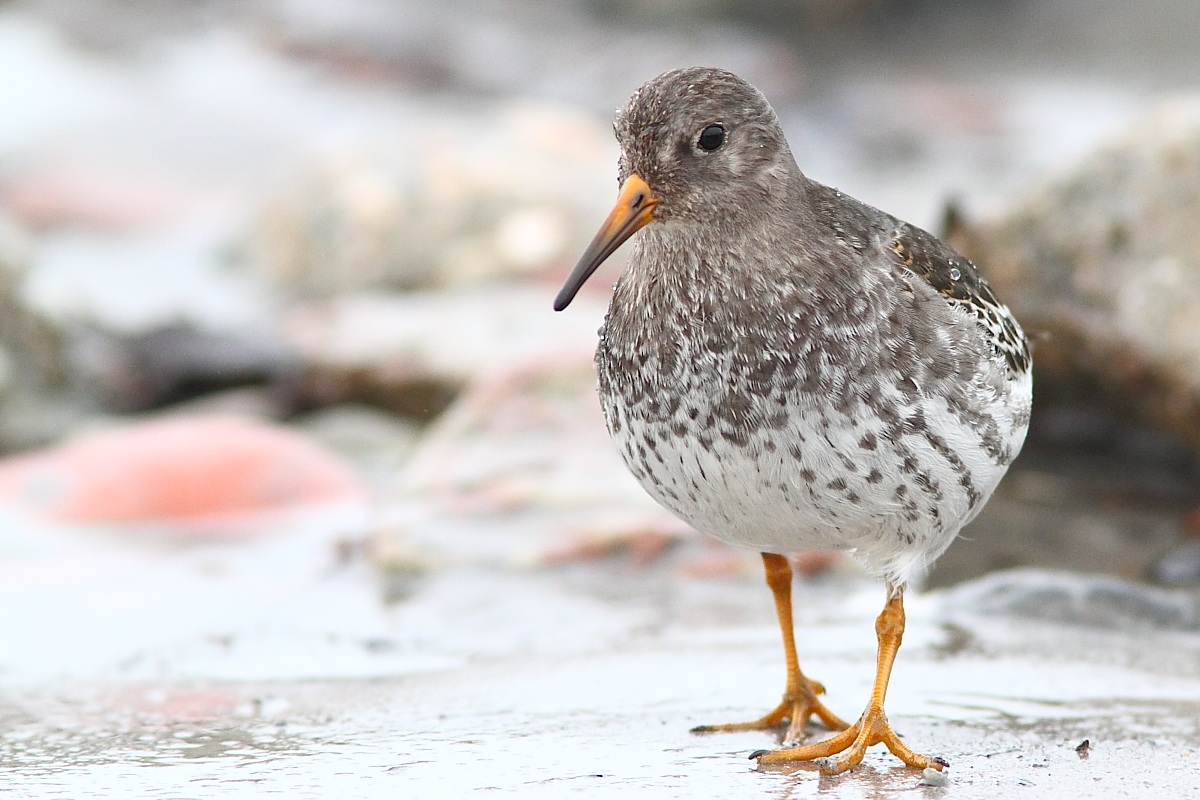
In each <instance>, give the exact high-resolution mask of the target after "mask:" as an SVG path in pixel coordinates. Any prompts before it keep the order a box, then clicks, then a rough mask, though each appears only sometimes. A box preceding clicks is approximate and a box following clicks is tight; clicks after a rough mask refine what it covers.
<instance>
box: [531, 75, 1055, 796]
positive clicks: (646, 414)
mask: <svg viewBox="0 0 1200 800" xmlns="http://www.w3.org/2000/svg"><path fill="white" fill-rule="evenodd" d="M615 130H616V135H617V140H618V142H619V143H620V146H621V157H620V162H619V165H618V169H619V181H620V186H621V189H620V195H619V196H618V198H617V202H616V205H615V207H614V208H613V211H612V213H611V214H610V215H609V217H608V219H607V221H606V222H605V223H604V225H603V227H602V228H601V229H600V231H599V232H598V233H597V234H596V237H595V239H593V241H592V242H591V244H590V245H589V246H588V248H587V250H586V252H584V254H583V256H582V257H581V258H580V260H579V263H578V265H577V266H576V267H575V268H574V270H573V271H572V272H571V275H570V276H569V277H568V278H567V281H566V284H565V285H564V286H563V288H562V291H561V292H560V293H559V295H558V297H557V299H556V300H555V302H554V308H555V309H556V310H559V311H561V310H562V309H564V308H566V307H567V305H568V304H569V303H570V302H571V300H572V298H574V296H575V294H576V292H578V290H579V288H580V287H581V286H582V285H583V283H584V282H585V281H586V280H587V279H588V277H589V276H590V275H591V274H592V273H593V272H594V271H595V270H596V268H597V267H599V266H600V264H601V263H602V262H603V261H604V260H605V259H606V258H607V257H608V256H609V255H611V254H612V253H613V251H614V250H616V249H617V247H619V246H620V245H621V244H622V243H623V242H624V241H625V240H627V239H629V238H630V237H631V236H633V235H634V234H635V233H637V232H639V231H640V234H639V235H638V236H637V238H636V239H635V240H634V242H633V250H632V252H631V254H630V258H629V263H628V266H627V267H626V269H625V271H624V273H623V274H622V275H621V277H620V279H619V280H618V281H617V283H616V285H615V287H614V289H613V296H612V302H611V304H610V306H609V309H608V314H607V316H606V318H605V321H604V325H603V327H602V328H601V330H600V342H599V346H598V348H597V350H596V368H597V372H598V376H599V393H600V401H601V405H602V407H603V409H604V416H605V420H606V422H607V425H608V430H609V433H610V434H611V435H612V438H613V440H614V441H615V443H616V445H617V448H618V450H619V451H620V453H621V456H622V458H623V459H624V461H625V464H626V465H627V466H628V468H629V470H630V471H631V472H632V473H633V474H634V476H635V477H636V478H637V479H638V481H639V482H640V483H641V485H642V486H643V487H644V488H645V489H646V491H648V492H649V493H650V494H651V495H652V496H653V497H654V498H655V499H656V500H657V501H658V502H659V503H661V504H662V505H663V506H665V507H666V508H668V509H670V510H671V511H672V512H674V513H675V514H676V515H678V516H679V517H680V518H682V519H683V520H685V521H686V522H688V523H689V524H691V525H692V526H693V527H695V528H696V529H698V530H700V531H703V532H704V533H707V534H709V535H711V536H715V537H716V538H718V539H721V540H722V541H725V542H729V543H730V544H733V545H737V546H741V547H750V548H754V549H755V550H757V551H759V552H761V553H762V558H763V563H764V566H765V567H766V575H767V584H768V586H769V587H770V589H771V591H772V592H773V594H774V598H775V606H776V610H777V613H778V617H779V625H780V628H781V631H782V634H783V644H784V651H785V656H786V661H787V681H786V685H785V689H784V695H783V700H782V702H781V703H780V704H779V705H778V706H777V707H776V708H775V709H774V710H772V711H770V712H768V713H767V714H766V715H765V716H763V717H761V718H760V719H756V720H752V721H749V722H739V723H732V724H726V725H706V726H702V727H700V728H697V729H696V730H697V731H729V730H750V729H772V728H777V727H782V725H783V724H784V723H785V722H786V723H788V727H787V733H786V739H785V746H784V747H783V748H782V749H777V750H772V751H759V752H756V753H754V754H753V755H752V756H751V757H752V758H756V759H758V761H759V763H760V764H771V763H781V764H785V763H791V762H807V761H815V762H817V764H818V766H819V767H820V769H821V771H822V772H825V773H829V774H833V773H840V772H844V771H845V770H848V769H850V768H851V767H853V766H855V765H856V764H858V763H860V762H861V761H862V759H863V755H864V752H865V751H866V749H867V748H868V747H870V746H872V745H875V744H878V743H882V744H884V745H886V746H887V748H888V749H889V750H890V751H891V752H892V753H894V754H895V755H896V756H898V757H899V758H900V759H901V760H903V761H904V763H905V764H908V765H909V766H912V767H918V768H930V767H932V768H934V769H937V770H942V769H944V768H945V767H946V766H947V762H946V761H944V760H943V759H941V758H937V757H931V756H928V755H924V754H922V753H920V752H917V751H915V750H913V749H911V748H910V747H908V746H907V745H906V744H905V743H904V742H902V741H901V739H900V738H899V736H898V735H897V734H896V733H895V732H894V731H893V730H892V728H891V726H890V725H889V724H888V719H887V716H886V714H885V713H884V699H885V695H886V693H887V686H888V679H889V676H890V675H891V670H892V663H893V661H894V660H895V657H896V652H897V650H898V649H899V647H900V640H901V637H902V635H903V632H904V591H905V587H906V586H907V585H908V583H909V580H910V578H911V577H912V575H913V574H914V573H915V572H917V571H919V570H920V569H922V568H923V567H924V566H926V565H927V564H929V563H930V562H932V561H933V560H934V559H935V558H937V557H938V556H939V555H941V553H942V552H943V551H945V549H946V548H947V547H948V546H949V545H950V543H951V541H953V539H954V537H955V536H956V535H957V534H958V531H959V530H960V529H961V528H962V527H963V525H965V524H966V523H967V522H969V521H970V520H971V519H972V518H973V517H974V516H975V515H976V514H977V513H978V512H979V511H980V509H981V508H982V507H983V505H984V503H986V502H987V500H988V498H989V497H990V496H991V494H992V491H993V490H994V489H995V488H996V484H997V483H998V482H999V481H1000V478H1001V477H1002V476H1003V475H1004V473H1005V471H1006V470H1007V469H1008V465H1009V464H1010V463H1011V462H1012V460H1013V458H1014V457H1015V456H1016V455H1017V453H1018V451H1019V450H1020V448H1021V444H1022V442H1023V441H1024V438H1025V433H1026V430H1027V428H1028V426H1029V413H1030V403H1031V397H1032V379H1031V376H1030V351H1029V345H1028V343H1027V341H1026V339H1025V336H1024V334H1023V333H1022V331H1021V328H1020V326H1019V325H1018V324H1017V322H1016V320H1015V319H1014V318H1013V316H1012V314H1011V313H1010V312H1009V310H1008V309H1007V308H1006V307H1005V306H1004V305H1003V304H1001V303H1000V302H999V301H998V300H997V299H996V296H995V295H994V294H993V292H992V290H991V288H990V287H989V286H988V284H987V283H986V281H984V279H983V278H982V277H981V276H980V275H979V272H978V271H977V270H976V268H975V266H974V265H973V264H971V262H970V261H968V260H966V259H965V258H963V257H962V256H960V255H959V254H958V253H956V252H955V251H954V250H952V249H951V248H950V247H948V246H947V245H945V244H943V243H942V242H941V241H939V240H938V239H936V238H935V237H934V236H932V235H931V234H929V233H927V232H925V231H924V230H921V229H920V228H917V227H915V226H913V225H909V224H908V223H905V222H903V221H901V220H898V219H896V218H895V217H892V216H889V215H888V214H886V213H884V212H882V211H879V210H877V209H875V208H872V207H870V206H868V205H865V204H863V203H860V202H858V201H857V200H854V199H853V198H850V197H847V196H846V195H844V194H842V193H841V192H838V191H836V190H834V189H831V188H829V187H827V186H824V185H822V184H820V183H817V182H815V181H812V180H809V179H808V178H807V177H805V175H804V174H803V173H802V172H801V171H800V168H799V167H798V166H797V165H796V161H795V159H794V158H793V157H792V153H791V151H790V150H789V148H788V144H787V141H786V140H785V138H784V135H783V131H782V130H781V128H780V125H779V120H778V119H777V117H776V115H775V112H774V111H773V110H772V109H771V106H770V104H769V103H768V102H767V100H766V98H764V97H763V95H762V94H761V93H760V92H759V91H758V90H757V89H755V88H754V87H753V86H751V85H750V84H748V83H746V82H745V81H744V80H742V79H741V78H739V77H737V76H736V75H733V74H732V73H729V72H726V71H723V70H719V69H710V68H699V67H697V68H689V69H680V70H674V71H671V72H667V73H665V74H663V75H660V76H659V77H657V78H654V79H653V80H651V81H649V82H648V83H646V84H645V85H644V86H642V87H641V88H640V89H639V90H638V91H637V92H636V93H635V94H634V95H633V97H632V98H630V100H629V102H628V103H627V104H626V106H625V107H624V108H623V109H622V110H620V111H619V112H618V114H617V118H616V124H615ZM826 548H839V549H844V550H849V551H852V552H853V553H854V555H855V557H856V558H858V559H859V560H860V561H861V562H862V563H863V564H864V565H865V567H866V568H867V569H868V570H869V571H870V572H871V573H872V574H875V575H878V576H880V577H882V578H883V579H884V580H885V582H886V587H887V591H886V601H885V604H884V608H883V611H882V613H881V614H880V615H879V617H878V619H877V620H876V623H875V630H876V633H877V636H878V642H879V650H878V661H877V666H876V673H875V681H874V686H873V689H872V691H871V696H870V699H869V700H868V702H867V706H866V709H865V710H864V711H863V713H862V715H861V716H860V717H859V718H858V720H857V721H856V722H854V723H853V724H849V723H846V722H844V721H843V720H841V719H840V718H839V717H837V716H836V715H835V714H833V713H832V712H831V711H830V710H829V709H827V708H826V707H825V705H824V703H823V702H822V701H821V695H822V694H823V693H824V687H823V686H822V685H821V684H820V683H818V682H817V681H815V680H812V679H811V678H808V677H807V676H805V675H804V673H803V672H802V671H801V670H800V665H799V662H798V660H797V656H796V646H795V639H794V634H793V629H792V605H791V587H792V572H791V568H790V566H789V563H788V561H787V559H786V558H785V556H784V555H783V554H785V553H789V552H794V551H797V550H809V549H826ZM811 717H816V718H817V719H818V720H819V721H820V722H821V723H822V724H823V725H824V726H825V727H827V728H829V729H830V730H832V731H834V734H833V735H832V736H831V737H830V738H827V739H825V740H823V741H819V742H816V743H812V744H804V745H798V746H790V744H791V743H795V742H799V741H801V740H802V739H803V738H804V736H805V733H806V730H807V727H808V723H809V720H810V718H811Z"/></svg>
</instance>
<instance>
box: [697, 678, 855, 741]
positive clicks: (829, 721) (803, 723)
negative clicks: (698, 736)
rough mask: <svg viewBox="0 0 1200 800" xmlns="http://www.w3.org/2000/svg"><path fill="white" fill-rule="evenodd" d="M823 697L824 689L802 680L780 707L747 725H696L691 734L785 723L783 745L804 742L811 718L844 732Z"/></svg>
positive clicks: (827, 726)
mask: <svg viewBox="0 0 1200 800" xmlns="http://www.w3.org/2000/svg"><path fill="white" fill-rule="evenodd" d="M822 694H825V687H824V686H822V685H821V684H820V683H818V682H817V681H813V680H809V679H808V678H803V679H802V684H801V688H800V690H799V691H796V692H788V693H787V694H785V695H784V696H783V700H782V701H781V702H780V703H779V705H777V706H775V708H774V709H772V710H771V711H769V712H767V713H766V714H765V715H764V716H762V717H759V718H758V719H754V720H750V721H749V722H727V723H725V724H724V725H697V726H696V727H695V728H692V733H718V732H727V731H763V730H771V729H774V728H778V727H780V726H782V725H783V723H784V721H787V723H788V729H787V734H786V735H785V736H784V741H785V742H798V741H801V740H802V739H803V738H804V734H805V733H806V732H807V731H808V721H809V719H811V718H813V717H816V718H817V719H818V720H820V722H821V724H822V725H824V726H825V727H826V728H828V729H829V730H831V731H840V730H844V729H845V728H847V727H848V724H847V723H846V722H844V721H843V720H842V718H841V717H839V716H838V715H837V714H834V713H833V712H832V711H830V710H829V709H828V708H826V707H825V704H824V703H822V702H821V700H820V698H819V697H818V695H822Z"/></svg>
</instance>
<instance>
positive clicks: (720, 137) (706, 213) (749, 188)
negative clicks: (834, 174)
mask: <svg viewBox="0 0 1200 800" xmlns="http://www.w3.org/2000/svg"><path fill="white" fill-rule="evenodd" d="M614 128H615V130H616V135H617V142H618V144H620V146H621V158H620V161H619V163H618V178H619V181H620V184H621V191H620V194H619V195H618V197H617V202H616V205H615V206H614V207H613V210H612V213H610V214H609V216H608V219H607V220H605V222H604V224H603V225H602V226H601V228H600V230H599V231H598V232H597V234H596V236H595V238H593V239H592V242H591V244H589V245H588V247H587V249H586V250H585V251H584V253H583V256H582V257H581V258H580V259H579V263H578V264H576V266H575V269H574V270H572V272H571V274H570V276H569V277H568V278H567V281H566V283H565V284H564V285H563V288H562V290H561V291H560V292H559V293H558V297H557V298H555V301H554V308H555V310H558V311H561V310H562V309H564V308H566V307H567V305H568V304H569V303H570V302H571V300H572V299H573V298H574V297H575V294H576V292H578V291H579V289H580V287H582V286H583V284H584V282H585V281H586V280H587V279H588V277H589V276H591V274H592V273H593V272H595V270H596V269H597V268H598V267H599V266H600V264H602V263H603V262H604V260H605V259H606V258H608V257H609V256H610V255H612V253H613V252H614V251H615V250H616V249H617V248H618V247H619V246H620V245H621V244H622V243H623V242H624V241H625V240H627V239H628V238H629V237H630V236H632V235H633V234H634V233H636V232H637V231H638V230H640V229H641V228H643V227H645V226H646V225H649V224H651V223H653V224H655V225H662V226H682V227H685V228H691V229H692V230H700V229H704V230H721V229H734V228H737V227H745V225H744V223H745V221H746V220H748V219H751V218H752V217H753V216H754V214H755V212H756V210H757V209H759V208H760V207H761V206H763V205H766V204H769V203H771V201H772V199H773V198H775V197H776V196H777V195H778V194H779V192H780V191H781V190H782V187H783V186H785V185H786V183H787V179H788V178H789V177H790V175H789V174H788V173H791V172H798V169H797V167H796V164H795V161H794V160H793V159H792V156H791V152H790V151H789V150H788V146H787V141H786V140H785V139H784V136H783V131H782V129H781V128H780V126H779V120H778V118H777V117H776V116H775V112H774V110H772V108H771V106H770V104H769V103H768V102H767V100H766V98H765V97H763V95H762V93H761V92H759V91H758V90H757V89H755V88H754V87H753V86H751V85H750V84H748V83H746V82H745V81H744V80H742V79H741V78H739V77H738V76H736V75H734V74H733V73H731V72H726V71H725V70H721V69H713V68H708V67H691V68H688V69H678V70H673V71H671V72H667V73H664V74H663V75H660V76H658V77H657V78H654V79H653V80H651V81H649V82H648V83H646V84H645V85H643V86H642V87H641V88H640V89H638V90H637V91H636V92H635V93H634V95H633V97H631V98H630V99H629V102H628V103H626V105H625V107H624V108H623V109H621V110H620V111H619V112H618V113H617V119H616V123H615V125H614ZM695 226H702V228H697V227H695Z"/></svg>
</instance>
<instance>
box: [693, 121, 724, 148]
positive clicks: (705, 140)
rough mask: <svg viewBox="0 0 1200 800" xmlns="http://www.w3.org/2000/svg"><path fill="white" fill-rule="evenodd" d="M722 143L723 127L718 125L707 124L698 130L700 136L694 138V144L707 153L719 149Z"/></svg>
mask: <svg viewBox="0 0 1200 800" xmlns="http://www.w3.org/2000/svg"><path fill="white" fill-rule="evenodd" d="M723 144H725V128H724V127H722V126H720V125H709V126H708V127H707V128H705V129H704V130H702V131H700V138H699V139H697V140H696V146H697V147H699V148H700V149H701V150H703V151H705V152H707V153H711V152H712V151H714V150H719V149H720V148H721V145H723Z"/></svg>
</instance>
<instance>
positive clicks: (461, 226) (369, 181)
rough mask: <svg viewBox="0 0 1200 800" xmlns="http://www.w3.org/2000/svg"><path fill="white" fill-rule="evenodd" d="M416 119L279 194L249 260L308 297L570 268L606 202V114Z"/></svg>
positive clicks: (522, 109)
mask: <svg viewBox="0 0 1200 800" xmlns="http://www.w3.org/2000/svg"><path fill="white" fill-rule="evenodd" d="M412 117H413V124H412V125H411V126H410V127H409V128H408V129H407V130H397V131H395V135H394V137H392V138H390V139H389V140H388V141H386V142H375V143H366V144H364V143H362V142H355V143H354V144H353V147H352V148H351V149H349V150H347V151H346V152H341V153H337V154H334V155H330V156H327V157H325V158H324V159H322V160H321V161H319V162H318V163H316V164H315V165H314V166H313V167H312V168H311V169H310V170H309V171H308V172H307V174H302V175H300V176H298V177H297V178H296V179H295V180H294V181H293V183H292V185H291V186H289V187H286V188H284V189H283V190H281V192H280V193H279V194H278V196H276V197H275V199H274V200H272V201H269V202H268V203H267V206H266V208H265V209H264V211H263V213H262V214H261V216H260V218H259V221H258V224H257V226H256V228H255V230H254V231H253V233H252V235H251V241H250V246H249V253H250V260H251V263H252V264H254V265H255V266H256V267H257V268H258V269H259V270H261V271H262V273H263V274H265V275H267V276H268V277H269V278H270V279H272V280H273V281H274V282H275V283H276V284H277V285H278V286H280V287H282V288H283V289H284V290H285V291H287V292H289V293H292V294H296V295H301V296H314V295H316V296H321V295H328V294H335V293H338V292H344V291H355V290H362V289H379V288H387V289H401V290H414V289H422V288H431V287H453V286H462V285H465V284H472V283H478V282H481V281H487V280H492V279H496V278H504V277H525V276H530V275H539V274H546V273H547V272H549V271H551V270H555V269H560V268H562V269H565V268H566V266H567V262H569V261H570V260H571V259H572V258H573V256H574V254H575V253H577V252H578V251H579V250H580V249H581V248H582V246H583V245H584V244H586V242H587V241H588V239H589V237H590V236H591V234H592V232H593V229H594V228H595V226H596V225H597V224H598V222H599V220H601V219H603V214H604V213H605V204H606V203H610V202H611V201H612V192H613V179H612V175H613V164H614V162H615V158H616V146H615V144H614V143H613V141H612V136H611V135H610V133H609V131H608V126H607V125H606V124H605V123H604V122H603V121H602V120H597V119H595V118H592V117H590V116H582V115H579V114H576V113H572V112H570V111H567V110H565V109H562V108H554V107H549V106H534V105H529V104H521V103H513V104H510V105H507V106H503V107H501V108H499V109H497V110H494V111H490V112H479V113H475V112H470V111H465V110H462V109H460V110H459V111H458V112H457V113H454V114H446V113H444V112H437V111H434V110H432V109H430V108H427V107H420V106H418V107H414V108H413V109H412Z"/></svg>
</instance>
